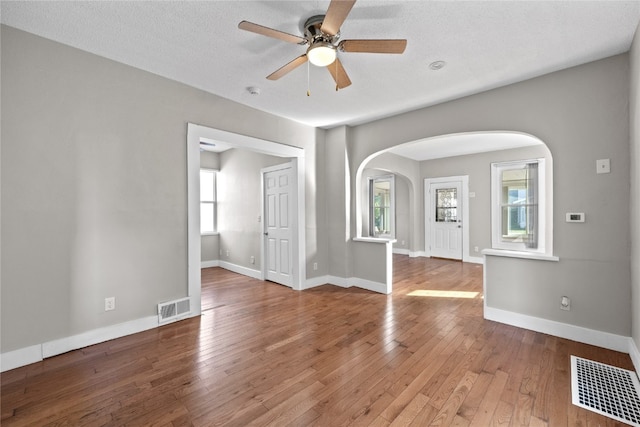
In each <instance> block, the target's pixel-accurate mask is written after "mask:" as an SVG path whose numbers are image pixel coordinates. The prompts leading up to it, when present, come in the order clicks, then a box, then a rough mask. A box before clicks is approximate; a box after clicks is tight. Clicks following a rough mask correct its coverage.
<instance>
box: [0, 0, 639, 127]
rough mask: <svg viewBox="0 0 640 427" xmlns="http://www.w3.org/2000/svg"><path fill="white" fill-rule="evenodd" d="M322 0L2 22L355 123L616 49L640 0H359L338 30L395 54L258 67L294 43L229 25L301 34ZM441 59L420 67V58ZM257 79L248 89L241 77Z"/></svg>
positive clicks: (309, 119)
mask: <svg viewBox="0 0 640 427" xmlns="http://www.w3.org/2000/svg"><path fill="white" fill-rule="evenodd" d="M328 6H329V2H328V1H204V2H183V1H180V2H139V1H129V2H126V1H125V2H110V1H101V2H55V1H46V2H35V1H30V2H11V1H2V2H1V3H0V7H1V10H0V14H1V21H2V23H3V24H6V25H9V26H12V27H16V28H19V29H22V30H25V31H28V32H31V33H34V34H37V35H40V36H43V37H46V38H49V39H52V40H56V41H59V42H61V43H64V44H68V45H71V46H74V47H77V48H80V49H83V50H86V51H89V52H92V53H95V54H98V55H101V56H104V57H107V58H110V59H113V60H116V61H119V62H122V63H125V64H129V65H132V66H134V67H137V68H140V69H143V70H147V71H150V72H152V73H155V74H158V75H161V76H165V77H168V78H170V79H173V80H177V81H180V82H183V83H186V84H188V85H191V86H194V87H197V88H200V89H203V90H206V91H208V92H211V93H214V94H217V95H220V96H222V97H225V98H228V99H231V100H234V101H237V102H240V103H242V104H246V105H248V106H251V107H254V108H257V109H259V110H264V111H268V112H270V113H273V114H276V115H279V116H283V117H288V118H290V119H293V120H296V121H299V122H302V123H306V124H308V125H311V126H318V127H327V128H328V127H332V126H336V125H340V124H351V125H354V124H359V123H364V122H367V121H371V120H374V119H377V118H381V117H386V116H390V115H394V114H397V113H400V112H405V111H409V110H413V109H416V108H420V107H424V106H428V105H433V104H436V103H439V102H443V101H447V100H451V99H455V98H458V97H461V96H465V95H469V94H473V93H477V92H481V91H484V90H487V89H490V88H494V87H498V86H502V85H505V84H509V83H513V82H516V81H521V80H524V79H528V78H531V77H534V76H538V75H542V74H545V73H548V72H551V71H555V70H559V69H563V68H567V67H570V66H574V65H579V64H582V63H585V62H589V61H593V60H597V59H601V58H605V57H608V56H611V55H615V54H619V53H623V52H626V51H627V50H628V49H629V47H630V45H631V41H632V38H633V35H634V32H635V30H636V28H637V26H638V21H639V19H640V1H595V2H583V1H548V2H540V1H532V2H530V1H471V2H459V1H455V2H454V1H393V0H389V1H370V0H359V1H358V2H357V3H356V4H355V6H354V8H353V10H352V11H351V13H350V15H349V17H348V18H347V20H346V22H345V23H344V24H343V26H342V29H341V34H342V39H354V38H406V39H407V40H408V44H407V49H406V51H405V53H404V54H403V55H380V54H365V53H341V54H340V58H341V61H342V63H343V64H344V67H345V68H346V70H347V72H348V73H349V76H350V77H351V80H352V81H353V84H352V85H351V86H349V87H348V88H346V89H344V90H341V91H339V92H336V91H335V89H334V83H333V80H332V79H331V76H330V75H329V73H328V72H327V70H324V69H320V68H315V67H313V66H311V67H310V70H309V72H310V73H309V74H310V87H311V96H310V97H307V95H306V92H307V67H306V66H301V67H299V68H297V69H296V70H294V71H293V72H291V73H290V74H288V75H286V76H285V77H283V78H282V79H280V80H278V81H268V80H266V79H265V77H266V76H267V75H269V74H270V73H271V72H273V71H275V70H276V69H278V68H279V67H280V66H282V65H284V64H285V63H287V62H289V61H290V60H292V59H293V58H295V57H296V56H299V55H301V54H302V53H304V52H305V47H304V46H298V45H295V44H288V43H285V42H282V41H279V40H275V39H271V38H267V37H264V36H260V35H257V34H253V33H249V32H246V31H242V30H239V29H238V28H237V25H238V23H239V22H240V21H241V20H248V21H252V22H255V23H259V24H262V25H265V26H268V27H272V28H276V29H279V30H281V31H285V32H289V33H292V34H301V25H302V23H303V22H304V21H305V20H306V18H308V17H309V16H312V15H315V14H321V13H324V11H326V9H327V7H328ZM434 61H445V62H446V66H445V67H444V68H443V69H441V70H439V71H434V70H431V69H430V67H429V64H431V63H432V62H434ZM251 86H253V87H258V88H259V89H260V95H251V94H250V93H249V91H247V88H248V87H251Z"/></svg>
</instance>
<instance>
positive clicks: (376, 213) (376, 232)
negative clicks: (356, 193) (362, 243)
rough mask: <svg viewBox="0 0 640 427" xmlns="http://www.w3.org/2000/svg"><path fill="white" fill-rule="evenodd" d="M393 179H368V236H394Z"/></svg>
mask: <svg viewBox="0 0 640 427" xmlns="http://www.w3.org/2000/svg"><path fill="white" fill-rule="evenodd" d="M393 192H394V177H393V176H384V177H377V178H370V179H369V235H371V236H374V237H391V238H393V237H394V235H395V212H394V211H395V206H394V203H395V201H394V196H393Z"/></svg>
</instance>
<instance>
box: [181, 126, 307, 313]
mask: <svg viewBox="0 0 640 427" xmlns="http://www.w3.org/2000/svg"><path fill="white" fill-rule="evenodd" d="M202 139H204V140H209V141H222V142H224V143H225V144H227V145H229V146H232V147H235V148H245V149H248V150H253V151H256V152H258V153H263V154H269V155H273V156H279V157H286V158H291V159H292V160H291V166H292V174H293V175H294V176H295V180H294V181H295V185H294V186H293V192H294V193H295V196H296V197H295V202H294V203H295V205H294V211H293V216H294V217H295V219H296V224H297V229H296V230H295V232H294V233H293V235H292V238H291V253H292V262H291V271H292V288H293V289H296V290H299V289H302V286H303V284H304V280H305V279H306V263H305V259H306V255H305V245H304V231H305V186H304V182H305V179H304V178H305V160H304V158H305V156H304V154H305V152H304V149H303V148H300V147H294V146H290V145H285V144H279V143H276V142H272V141H267V140H263V139H259V138H254V137H250V136H245V135H239V134H236V133H233V132H227V131H223V130H219V129H213V128H209V127H206V126H201V125H196V124H193V123H188V125H187V210H188V212H187V230H188V231H187V262H188V267H187V270H188V290H187V292H188V293H187V295H188V296H189V299H190V305H191V314H192V315H193V316H197V315H199V314H200V313H201V291H202V290H201V276H200V262H201V259H200V258H201V253H200V251H201V248H200V191H199V190H200V141H201V140H202Z"/></svg>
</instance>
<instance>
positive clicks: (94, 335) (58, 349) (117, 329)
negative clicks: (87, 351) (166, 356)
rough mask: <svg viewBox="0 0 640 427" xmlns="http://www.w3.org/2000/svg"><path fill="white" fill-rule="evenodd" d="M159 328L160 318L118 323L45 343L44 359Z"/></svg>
mask: <svg viewBox="0 0 640 427" xmlns="http://www.w3.org/2000/svg"><path fill="white" fill-rule="evenodd" d="M157 326H158V316H149V317H143V318H142V319H136V320H131V321H129V322H124V323H118V324H117V325H112V326H106V327H104V328H98V329H93V330H91V331H87V332H83V333H81V334H78V335H72V336H70V337H66V338H61V339H58V340H53V341H49V342H45V343H43V344H42V357H43V358H47V357H52V356H57V355H58V354H62V353H66V352H67V351H71V350H77V349H79V348H83V347H88V346H90V345H94V344H98V343H101V342H105V341H109V340H112V339H115V338H120V337H126V336H127V335H131V334H135V333H138V332H142V331H146V330H148V329H152V328H156V327H157Z"/></svg>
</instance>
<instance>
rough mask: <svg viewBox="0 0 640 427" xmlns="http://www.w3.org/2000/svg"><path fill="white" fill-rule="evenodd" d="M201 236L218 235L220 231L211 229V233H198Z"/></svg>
mask: <svg viewBox="0 0 640 427" xmlns="http://www.w3.org/2000/svg"><path fill="white" fill-rule="evenodd" d="M200 235H201V236H219V235H220V233H219V232H217V231H213V232H211V233H200Z"/></svg>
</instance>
